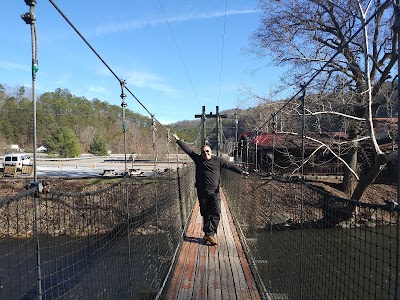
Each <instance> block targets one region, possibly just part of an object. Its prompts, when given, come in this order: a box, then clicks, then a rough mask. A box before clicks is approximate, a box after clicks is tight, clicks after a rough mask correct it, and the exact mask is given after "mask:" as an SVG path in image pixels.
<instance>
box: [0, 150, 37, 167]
mask: <svg viewBox="0 0 400 300" xmlns="http://www.w3.org/2000/svg"><path fill="white" fill-rule="evenodd" d="M30 164H31V159H30V157H29V155H27V154H22V153H16V154H6V155H5V156H4V159H3V167H4V166H6V165H11V166H14V165H16V166H17V169H18V170H21V169H22V165H30Z"/></svg>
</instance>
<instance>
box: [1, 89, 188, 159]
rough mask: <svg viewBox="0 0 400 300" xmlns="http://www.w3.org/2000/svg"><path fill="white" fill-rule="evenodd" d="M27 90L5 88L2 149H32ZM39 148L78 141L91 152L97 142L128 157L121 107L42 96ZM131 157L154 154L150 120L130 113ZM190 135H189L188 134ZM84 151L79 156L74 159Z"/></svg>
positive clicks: (61, 94) (159, 136) (60, 92)
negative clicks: (125, 151)
mask: <svg viewBox="0 0 400 300" xmlns="http://www.w3.org/2000/svg"><path fill="white" fill-rule="evenodd" d="M29 94H30V93H29V92H27V91H26V88H25V87H18V88H16V89H14V90H12V89H6V88H5V87H4V86H3V85H0V148H1V149H5V148H6V146H7V145H10V144H18V145H19V146H20V148H23V149H25V150H26V151H32V149H33V137H32V135H33V113H32V112H33V105H32V99H31V96H30V95H29ZM36 110H37V145H38V146H41V145H44V146H45V147H47V148H50V150H51V149H53V148H54V147H55V146H56V144H57V143H60V142H62V140H63V139H64V140H65V139H68V141H64V142H76V143H77V149H78V152H79V153H87V152H89V151H90V146H91V143H93V141H97V142H99V141H100V142H101V143H104V144H105V146H106V149H107V150H111V151H112V153H124V142H123V141H124V138H123V126H122V108H121V106H117V105H110V104H108V103H107V102H104V101H101V100H99V99H92V100H88V99H86V98H85V97H79V96H76V95H73V94H71V93H70V91H69V90H67V89H60V88H59V89H56V90H55V91H54V92H47V93H44V94H41V95H39V96H38V97H37V104H36ZM125 120H126V129H127V131H126V145H127V147H126V149H127V153H128V154H130V153H152V151H153V150H152V122H151V118H149V117H146V116H143V115H140V114H138V113H135V112H132V111H131V110H129V109H128V108H127V109H126V111H125ZM157 127H158V130H156V141H157V145H158V146H159V147H158V149H159V151H160V153H162V152H163V151H165V150H164V149H165V148H166V147H165V146H166V143H167V140H168V139H167V132H166V130H164V129H161V126H160V125H159V124H156V128H157ZM189 135H190V133H189ZM79 153H74V154H75V155H77V154H79Z"/></svg>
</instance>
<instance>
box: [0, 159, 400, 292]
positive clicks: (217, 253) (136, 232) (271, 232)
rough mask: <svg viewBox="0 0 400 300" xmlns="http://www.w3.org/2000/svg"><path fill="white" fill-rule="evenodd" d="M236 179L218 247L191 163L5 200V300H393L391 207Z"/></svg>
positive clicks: (0, 280) (395, 223)
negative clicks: (208, 234)
mask: <svg viewBox="0 0 400 300" xmlns="http://www.w3.org/2000/svg"><path fill="white" fill-rule="evenodd" d="M236 175H237V174H234V173H231V172H227V173H224V174H223V181H222V191H223V195H222V196H223V197H222V199H223V209H222V211H223V216H222V221H221V224H220V229H219V232H218V240H219V244H218V245H217V246H215V247H210V246H208V245H206V244H204V243H203V240H202V233H201V220H200V217H199V213H198V207H197V199H196V193H195V189H194V167H193V166H191V165H188V166H185V167H182V168H178V169H177V170H175V171H169V172H167V173H165V172H162V173H160V174H156V175H154V177H148V178H134V177H123V178H120V179H115V180H114V181H111V182H109V183H108V184H107V186H105V183H103V184H101V188H98V187H97V188H96V189H93V186H94V185H88V188H89V190H87V191H84V192H79V193H78V192H63V191H60V190H55V189H54V190H52V189H51V188H50V191H49V192H48V193H46V194H43V193H39V192H38V190H37V187H33V188H32V189H30V190H27V191H26V192H23V193H20V194H17V195H15V196H10V197H7V198H3V199H1V200H0V211H1V214H2V216H3V217H2V219H1V221H0V229H1V239H0V268H1V273H0V285H1V289H0V298H1V299H66V298H69V299H398V296H399V294H398V292H399V291H398V288H399V274H400V273H399V261H398V260H399V251H398V247H399V238H398V235H399V208H398V206H397V207H395V206H393V205H392V206H391V205H389V204H370V203H362V202H354V201H352V200H347V199H342V198H338V197H335V196H333V195H330V194H328V193H326V192H324V191H323V190H320V189H318V188H316V187H315V186H312V185H310V184H309V183H306V182H303V181H296V180H283V179H278V178H275V179H271V178H263V177H259V176H258V175H256V174H253V175H252V176H250V177H249V178H243V177H241V176H239V175H238V176H236ZM90 187H92V189H91V190H90ZM353 206H356V207H357V209H356V211H357V213H354V215H353V218H352V220H351V221H350V220H349V219H346V218H345V217H344V216H345V215H346V211H347V209H348V208H349V207H353ZM282 216H284V217H282ZM344 220H347V221H344Z"/></svg>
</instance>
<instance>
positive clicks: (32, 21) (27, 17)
mask: <svg viewBox="0 0 400 300" xmlns="http://www.w3.org/2000/svg"><path fill="white" fill-rule="evenodd" d="M25 4H26V5H28V6H29V12H28V13H25V14H23V15H22V16H21V18H22V19H23V20H24V21H25V23H26V24H29V25H30V29H31V40H32V110H33V178H34V179H33V180H34V186H36V189H37V190H36V192H35V194H34V196H33V197H34V199H33V200H34V201H33V206H34V207H33V209H34V218H35V220H34V222H35V223H34V226H35V229H34V230H35V232H34V235H35V255H36V277H37V281H36V289H37V299H39V300H41V299H42V297H43V295H42V271H41V258H40V255H41V254H40V239H39V188H38V179H37V163H36V162H37V160H36V157H37V130H36V125H37V124H36V123H37V122H36V73H37V71H38V40H37V32H36V18H35V6H36V0H31V1H27V0H25Z"/></svg>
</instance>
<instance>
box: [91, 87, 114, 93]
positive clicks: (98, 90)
mask: <svg viewBox="0 0 400 300" xmlns="http://www.w3.org/2000/svg"><path fill="white" fill-rule="evenodd" d="M88 94H89V95H92V94H95V95H96V94H102V95H110V91H109V90H108V89H106V88H104V87H102V86H89V88H88Z"/></svg>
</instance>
